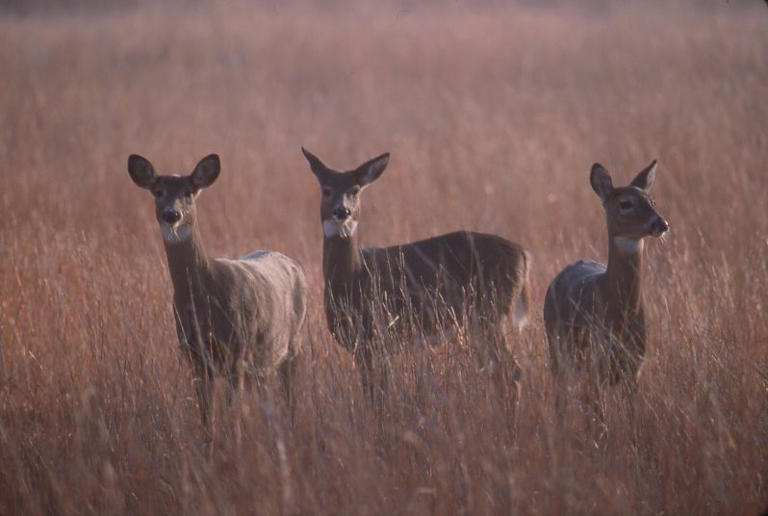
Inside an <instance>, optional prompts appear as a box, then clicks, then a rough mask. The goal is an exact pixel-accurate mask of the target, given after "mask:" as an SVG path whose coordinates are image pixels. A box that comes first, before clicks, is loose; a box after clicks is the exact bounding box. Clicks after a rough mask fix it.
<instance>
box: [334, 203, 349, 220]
mask: <svg viewBox="0 0 768 516" xmlns="http://www.w3.org/2000/svg"><path fill="white" fill-rule="evenodd" d="M350 215H352V212H351V211H349V208H347V207H346V206H339V207H338V208H336V209H334V210H333V217H334V218H335V219H337V220H344V219H346V218H347V217H349V216H350Z"/></svg>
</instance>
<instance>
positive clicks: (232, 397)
mask: <svg viewBox="0 0 768 516" xmlns="http://www.w3.org/2000/svg"><path fill="white" fill-rule="evenodd" d="M245 369H246V360H245V356H244V353H239V354H238V356H237V357H236V358H235V360H234V363H233V364H232V367H231V370H230V373H229V374H230V377H229V378H228V382H227V408H229V409H230V410H234V413H233V421H232V425H233V431H234V437H235V443H237V444H238V445H239V444H240V443H241V442H242V426H243V394H244V392H245Z"/></svg>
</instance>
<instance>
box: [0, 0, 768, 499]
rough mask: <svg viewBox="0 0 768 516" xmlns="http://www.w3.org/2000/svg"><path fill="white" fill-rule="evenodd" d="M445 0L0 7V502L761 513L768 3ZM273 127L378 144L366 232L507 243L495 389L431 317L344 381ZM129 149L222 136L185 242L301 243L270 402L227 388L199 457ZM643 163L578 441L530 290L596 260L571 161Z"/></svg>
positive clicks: (312, 138)
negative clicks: (632, 322)
mask: <svg viewBox="0 0 768 516" xmlns="http://www.w3.org/2000/svg"><path fill="white" fill-rule="evenodd" d="M446 4H447V5H445V6H443V5H439V4H435V5H431V6H430V7H419V6H418V4H410V3H403V4H398V5H397V6H392V5H387V6H380V7H370V6H369V7H366V8H361V7H357V6H356V5H355V4H352V3H349V4H345V3H343V2H342V3H333V2H331V3H329V5H328V6H326V8H323V9H321V8H317V7H312V6H307V5H298V4H286V6H283V7H281V5H282V4H280V3H266V2H265V3H263V4H249V3H238V2H231V3H230V2H220V3H214V4H210V5H209V4H207V3H196V4H195V7H194V9H187V10H184V9H182V8H180V7H179V6H176V7H167V8H162V9H160V8H155V7H151V6H138V7H136V6H134V7H133V8H131V9H109V10H98V11H89V10H88V9H81V10H79V11H78V12H76V13H64V12H55V13H52V14H51V13H45V12H41V11H33V12H28V13H25V14H19V13H17V12H14V11H8V12H4V13H3V14H0V34H2V36H1V37H0V40H1V41H2V45H0V67H1V69H2V76H1V77H0V120H2V121H1V122H0V158H1V160H0V162H1V163H2V164H1V165H0V174H1V175H0V179H1V181H0V514H22V513H24V514H123V513H129V514H456V513H461V514H505V513H506V514H508V513H533V514H559V513H579V514H583V513H600V514H651V513H664V514H758V513H759V512H760V511H761V510H763V509H764V508H765V507H766V506H768V317H766V311H767V310H768V217H767V216H766V215H767V212H766V209H768V208H767V207H768V204H767V202H766V201H767V200H768V165H767V164H768V102H766V99H768V31H766V27H768V9H766V6H765V5H764V4H763V3H762V2H757V1H756V2H753V3H752V4H751V5H750V4H746V3H745V4H738V3H735V2H732V3H727V2H722V3H717V2H711V3H708V4H707V5H706V7H703V6H701V5H698V4H694V2H691V3H690V4H689V3H686V2H676V3H675V6H674V7H669V6H666V7H665V6H664V4H661V3H653V4H652V5H651V6H649V5H646V6H645V7H642V6H641V5H640V4H633V5H631V6H628V7H619V6H616V5H614V4H612V3H609V2H602V3H601V2H594V3H591V4H589V5H588V6H587V7H585V8H583V9H576V8H573V7H565V6H550V7H546V8H539V7H533V6H531V5H521V4H516V3H515V4H509V5H506V6H505V5H503V3H482V2H481V3H477V4H470V3H467V5H464V4H463V3H461V2H452V3H450V4H448V3H446ZM288 5H290V7H289V6H288ZM470 5H472V6H470ZM301 145H304V146H306V147H307V148H308V149H311V150H312V151H314V152H316V153H317V154H318V155H319V156H321V157H323V158H324V159H325V160H326V162H327V163H328V164H329V165H330V166H335V167H338V168H349V167H352V166H355V165H357V164H359V163H361V162H362V161H363V160H365V159H367V158H370V157H373V156H375V155H378V154H380V153H382V152H385V151H390V152H391V153H392V159H391V161H390V166H389V168H388V169H387V171H386V172H385V173H384V175H383V176H382V178H381V179H380V180H379V181H378V182H377V183H376V184H375V185H374V186H372V187H371V188H370V189H368V190H367V191H366V192H365V194H364V196H365V199H364V206H363V215H362V220H361V224H360V229H359V231H360V235H361V239H362V240H363V242H364V243H365V244H366V245H390V244H394V243H398V242H403V241H408V240H413V239H417V238H421V237H426V236H430V235H435V234H439V233H443V232H448V231H451V230H455V229H457V228H467V229H474V230H480V231H484V232H490V233H496V234H499V235H502V236H504V237H506V238H509V239H511V240H514V241H517V242H520V243H522V244H524V245H525V246H526V247H527V248H528V249H530V250H531V252H532V254H533V256H534V260H535V261H534V268H533V271H532V283H533V286H534V291H535V292H534V310H533V313H532V321H531V324H530V325H529V327H528V328H527V329H526V330H525V331H524V333H523V334H522V335H521V336H519V338H518V339H517V340H516V342H515V349H516V354H517V357H518V360H519V361H520V363H521V366H522V369H523V374H524V376H523V380H522V386H521V392H520V397H519V402H518V403H517V404H515V403H512V402H511V399H510V391H508V390H505V389H503V388H501V389H500V388H498V386H495V385H494V384H493V383H492V382H490V381H489V379H488V378H487V376H486V375H484V374H483V373H482V372H480V371H478V370H477V367H476V363H475V362H474V361H473V360H472V359H471V356H470V355H471V354H472V349H471V347H468V346H458V345H452V344H451V343H446V345H445V346H444V347H443V348H437V349H436V350H433V351H432V352H429V351H425V350H423V349H415V350H413V351H412V352H410V353H407V354H401V355H399V356H396V357H394V358H393V364H392V369H393V378H392V382H391V384H392V388H391V392H390V396H389V399H388V403H387V404H386V406H385V407H384V408H382V411H381V412H376V411H374V409H373V408H372V407H371V406H370V404H369V403H367V402H366V398H365V397H364V395H363V392H362V390H361V388H360V383H359V376H358V374H357V371H356V370H355V369H354V366H353V363H352V360H351V359H350V356H349V355H348V354H347V353H346V352H344V351H343V350H341V349H340V348H339V347H338V346H337V345H336V344H335V342H334V341H333V339H332V338H331V336H330V335H329V334H328V331H327V329H326V325H325V319H324V317H323V313H322V309H321V306H322V272H321V265H320V261H321V242H322V232H321V228H320V222H319V214H318V212H319V197H320V194H319V189H318V187H317V183H316V181H315V178H314V177H313V176H312V174H311V173H310V171H309V167H308V166H307V164H306V162H305V161H304V159H303V157H302V155H301V152H300V146H301ZM132 152H135V153H139V154H142V155H144V156H146V157H148V158H149V159H151V160H152V161H153V163H154V164H155V165H156V166H157V168H158V170H159V171H160V172H163V173H185V174H186V173H188V172H190V171H191V169H192V167H193V166H194V164H195V163H197V161H198V160H199V159H200V158H202V157H203V156H204V155H206V154H208V153H210V152H217V153H219V154H220V155H221V157H222V174H221V177H220V178H219V181H218V182H217V184H216V185H214V186H213V187H212V188H211V189H210V190H208V191H206V192H204V193H203V194H202V195H201V197H200V198H199V201H198V206H199V213H200V218H201V224H202V235H203V238H204V241H205V243H206V246H207V248H208V250H209V251H210V252H212V253H213V254H216V255H222V256H238V255H242V254H245V253H246V252H248V251H251V250H254V249H259V248H271V249H277V250H280V251H282V252H285V253H286V254H289V255H291V256H294V257H296V258H298V259H300V260H301V261H303V263H304V264H305V266H306V269H307V275H308V280H309V284H310V291H311V292H310V314H309V319H308V324H307V330H306V339H305V342H304V353H303V355H302V357H301V361H300V368H301V371H302V374H301V378H300V380H299V381H298V385H297V389H296V395H297V407H296V413H295V418H294V420H293V422H292V421H291V418H290V417H289V414H288V411H287V409H286V407H285V404H284V402H283V401H282V399H281V398H279V397H273V396H270V395H268V394H267V395H265V396H263V397H259V396H257V395H255V394H254V395H253V396H252V397H250V398H249V399H247V400H246V401H245V402H244V405H245V406H244V407H243V410H244V411H245V431H244V436H243V439H242V441H241V442H240V443H239V444H237V443H235V442H233V441H232V439H230V438H229V437H228V436H229V435H231V433H229V432H228V431H227V430H226V428H225V426H226V425H225V424H224V423H221V421H226V419H227V416H228V414H227V413H224V414H220V419H219V421H220V426H221V427H222V428H221V429H220V432H218V434H217V436H218V437H217V439H216V441H215V443H214V448H213V453H212V457H211V458H210V460H209V459H207V458H206V456H205V454H204V452H203V446H202V441H203V431H202V428H201V426H200V423H199V419H198V412H197V403H196V400H195V398H194V391H193V388H192V384H191V380H192V376H191V371H190V367H189V364H188V363H187V362H186V361H185V360H184V359H183V358H182V356H181V354H180V353H179V350H178V341H177V339H176V333H175V329H174V325H173V319H172V312H171V294H172V290H171V283H170V279H169V277H168V270H167V266H166V262H165V254H164V251H163V246H162V240H161V237H160V234H159V231H158V228H157V223H156V222H155V219H154V208H153V202H152V200H151V197H150V195H149V194H148V193H147V192H145V191H142V190H140V189H138V188H136V187H135V186H134V185H133V183H132V182H131V180H130V178H129V177H128V173H127V170H126V159H127V156H128V154H129V153H132ZM653 158H658V159H659V162H660V167H659V172H658V176H657V181H656V184H655V186H654V192H655V195H656V199H657V204H658V209H659V212H660V213H661V214H662V215H663V216H665V217H666V218H667V219H668V220H669V222H670V224H671V232H670V234H669V235H668V236H667V237H666V238H665V239H664V240H663V241H659V240H654V239H651V240H650V241H649V242H648V245H647V246H646V252H645V257H646V261H645V267H644V271H643V272H644V289H645V300H646V310H647V318H648V321H649V327H650V333H649V337H650V343H649V350H648V353H647V356H646V360H645V365H644V368H643V371H642V375H641V378H640V391H639V399H638V402H637V414H636V417H635V425H634V427H632V426H630V424H629V419H628V417H627V412H626V410H625V407H624V404H623V403H622V402H621V399H620V397H618V396H610V397H609V400H608V403H607V406H608V410H607V419H608V425H609V434H608V438H607V440H606V442H605V443H604V444H603V446H602V447H600V448H596V447H595V446H594V445H592V444H591V443H590V439H588V438H587V436H586V434H585V432H584V428H583V422H582V420H581V418H579V417H572V418H569V420H568V424H567V425H566V427H565V428H563V429H559V428H555V426H554V421H555V417H554V407H553V399H554V396H553V392H552V386H551V375H550V372H549V365H548V357H547V345H546V338H545V335H544V330H543V323H542V319H541V307H542V303H543V298H544V291H545V289H546V287H547V284H548V283H549V281H550V280H551V278H552V277H553V276H554V275H555V274H556V273H557V271H559V270H560V268H561V267H563V266H564V265H566V264H567V263H569V262H571V261H574V260H576V259H579V258H585V257H589V258H594V259H600V260H604V259H605V258H606V249H607V243H606V234H605V221H604V217H603V214H602V210H601V208H600V203H599V200H598V198H597V197H596V196H595V195H594V193H593V192H592V190H591V188H590V187H589V182H588V175H589V168H590V166H591V164H592V163H593V162H595V161H600V162H602V163H603V164H604V165H605V166H606V167H607V168H608V169H609V170H611V171H612V172H613V174H614V178H615V180H616V182H617V183H626V182H628V181H629V179H630V178H631V177H632V176H633V174H634V173H635V172H637V171H638V170H640V169H641V168H642V167H643V166H645V165H646V164H648V163H649V162H650V161H651V160H652V159H653ZM576 416H577V415H576Z"/></svg>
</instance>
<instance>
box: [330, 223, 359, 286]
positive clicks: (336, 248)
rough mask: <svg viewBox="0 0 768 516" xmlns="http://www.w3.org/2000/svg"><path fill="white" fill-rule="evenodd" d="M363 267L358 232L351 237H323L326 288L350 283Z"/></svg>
mask: <svg viewBox="0 0 768 516" xmlns="http://www.w3.org/2000/svg"><path fill="white" fill-rule="evenodd" d="M362 268H363V261H362V257H361V256H360V246H359V244H358V238H357V232H354V233H352V235H351V236H350V237H349V238H341V237H338V236H333V237H327V236H326V237H323V277H324V279H325V284H326V289H327V288H331V289H332V290H336V289H338V288H344V287H345V286H347V285H349V284H350V283H351V282H352V281H353V280H355V278H357V277H358V276H359V275H360V271H361V270H362Z"/></svg>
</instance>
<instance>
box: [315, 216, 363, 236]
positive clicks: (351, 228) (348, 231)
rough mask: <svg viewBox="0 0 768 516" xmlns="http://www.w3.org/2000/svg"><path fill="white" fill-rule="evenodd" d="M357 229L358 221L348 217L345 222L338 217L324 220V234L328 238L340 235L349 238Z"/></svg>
mask: <svg viewBox="0 0 768 516" xmlns="http://www.w3.org/2000/svg"><path fill="white" fill-rule="evenodd" d="M356 229H357V221H356V220H352V219H346V220H344V221H343V222H342V221H339V220H336V219H325V220H324V221H323V234H324V235H325V236H326V237H327V238H331V237H335V236H340V237H341V238H349V237H351V236H352V234H353V233H354V232H355V230H356Z"/></svg>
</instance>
